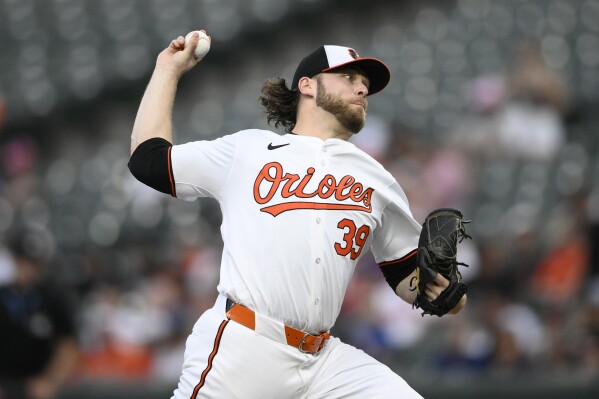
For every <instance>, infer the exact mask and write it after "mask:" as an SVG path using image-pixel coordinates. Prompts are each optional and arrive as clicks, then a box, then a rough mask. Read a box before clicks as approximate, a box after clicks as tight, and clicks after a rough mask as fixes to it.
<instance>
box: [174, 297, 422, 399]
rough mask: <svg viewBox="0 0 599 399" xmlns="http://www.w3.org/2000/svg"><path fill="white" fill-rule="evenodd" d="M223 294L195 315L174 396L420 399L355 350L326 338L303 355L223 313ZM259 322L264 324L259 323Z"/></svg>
mask: <svg viewBox="0 0 599 399" xmlns="http://www.w3.org/2000/svg"><path fill="white" fill-rule="evenodd" d="M225 302H226V298H225V297H223V296H221V295H219V298H218V299H217V301H216V304H215V306H214V307H213V308H212V309H209V310H207V311H206V312H204V314H203V315H202V316H201V317H200V318H199V320H198V321H197V323H196V324H195V326H194V328H193V332H192V333H191V335H190V336H189V337H188V339H187V343H186V348H185V358H184V363H183V372H182V375H181V378H180V380H179V385H178V387H177V389H176V390H175V392H174V395H173V397H172V398H174V399H200V398H201V399H254V398H255V399H292V398H293V399H296V398H297V399H308V398H309V399H334V398H365V399H378V398H380V399H383V398H384V399H389V398H398V399H417V398H419V399H422V396H420V395H419V394H418V393H417V392H416V391H414V390H413V389H412V388H411V387H410V386H409V385H408V384H407V383H406V382H405V381H404V380H403V379H402V378H401V377H399V376H398V375H397V374H395V373H394V372H393V371H391V369H389V368H388V367H387V366H385V365H383V364H382V363H380V362H378V361H377V360H375V359H374V358H372V357H370V356H369V355H367V354H366V353H364V352H363V351H361V350H358V349H356V348H354V347H353V346H351V345H347V344H345V343H343V342H341V341H340V340H339V339H338V338H334V337H331V339H330V340H329V342H328V343H327V345H326V347H325V348H324V349H323V350H322V351H321V352H320V353H318V354H316V355H312V354H304V353H301V352H300V351H299V350H298V349H297V348H294V347H292V346H290V345H288V344H287V343H283V341H277V340H274V339H272V337H268V336H269V335H272V334H275V335H276V334H277V333H276V332H273V331H272V330H273V328H272V323H271V325H270V326H265V327H263V328H262V330H261V329H260V326H259V323H258V320H257V323H256V330H257V331H259V332H260V333H259V332H257V331H253V330H251V329H249V328H247V327H244V326H242V325H240V324H238V323H236V322H234V321H231V320H227V318H226V316H225ZM262 324H263V325H264V324H266V323H262Z"/></svg>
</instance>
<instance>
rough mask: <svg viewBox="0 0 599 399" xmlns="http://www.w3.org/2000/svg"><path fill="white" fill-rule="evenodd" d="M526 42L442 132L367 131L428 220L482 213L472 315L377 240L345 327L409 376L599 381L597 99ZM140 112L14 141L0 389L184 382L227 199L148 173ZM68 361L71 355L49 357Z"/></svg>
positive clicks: (6, 183)
mask: <svg viewBox="0 0 599 399" xmlns="http://www.w3.org/2000/svg"><path fill="white" fill-rule="evenodd" d="M460 3H466V2H460ZM429 16H430V15H429ZM594 37H595V38H596V36H594ZM544 45H545V47H546V46H547V43H546V42H545V43H544ZM513 48H514V50H515V51H514V54H512V58H511V61H512V62H510V63H507V64H508V66H507V67H506V68H504V69H499V70H494V71H491V72H487V73H481V74H479V75H477V76H473V77H471V78H470V79H468V80H466V81H464V84H463V86H462V87H461V101H462V103H463V104H464V107H463V109H461V110H460V117H459V118H458V119H457V120H455V121H454V123H452V124H451V125H450V126H449V127H448V129H447V130H446V131H444V132H442V134H436V135H431V134H428V132H426V131H423V128H422V126H416V127H415V126H414V125H413V124H410V123H402V121H401V120H399V121H398V120H396V119H394V120H389V119H388V118H385V117H381V116H378V115H377V114H376V106H375V104H374V101H373V105H372V107H371V109H372V115H369V120H368V121H367V124H366V127H365V129H364V131H363V132H361V133H360V134H359V135H357V136H356V137H355V138H354V139H353V141H354V143H355V144H356V145H357V146H359V147H361V148H363V149H364V150H365V151H366V152H368V153H369V154H370V155H372V156H373V157H375V158H376V159H377V160H379V161H380V162H381V163H382V164H383V165H384V166H385V167H386V168H387V169H388V170H389V171H390V172H391V173H392V174H393V175H394V176H395V177H396V179H397V180H398V181H399V183H400V185H401V186H402V187H403V189H404V191H405V192H406V194H407V197H408V199H409V201H410V206H411V209H412V212H413V214H414V216H415V217H416V219H417V220H418V221H423V220H424V218H425V216H426V215H427V214H428V212H430V211H431V210H433V209H435V208H440V207H455V208H458V209H461V210H462V211H463V212H464V214H465V217H466V219H471V220H472V222H471V223H469V224H468V225H467V226H466V227H467V231H468V233H469V234H470V235H472V237H473V239H472V240H466V241H464V242H462V243H461V244H460V247H459V260H460V261H462V262H464V263H466V264H468V265H469V266H468V267H462V268H461V272H462V275H463V277H464V279H465V281H466V283H467V284H468V286H469V292H468V304H467V306H466V308H465V309H464V310H463V311H462V312H461V313H460V314H458V315H457V316H448V317H443V318H432V317H421V315H420V312H419V311H418V310H415V309H412V307H411V306H410V305H408V304H406V303H404V302H402V301H401V300H400V299H399V298H397V297H396V296H395V295H394V293H393V292H392V290H391V289H390V288H389V287H388V285H387V283H386V282H385V280H384V278H383V276H382V274H381V273H380V271H379V270H378V266H377V265H376V264H375V263H374V260H373V259H372V257H371V256H370V254H367V255H366V256H365V257H364V259H362V261H361V262H360V264H359V265H358V267H357V269H356V272H355V274H354V278H353V280H352V282H351V284H350V286H349V289H348V292H347V295H346V300H345V303H344V306H343V308H342V312H341V315H340V317H339V320H338V323H337V325H336V326H335V328H334V330H333V333H334V334H335V335H337V336H340V337H341V338H342V339H344V340H345V341H346V342H348V343H351V344H353V345H356V346H357V347H360V348H363V349H364V350H365V351H367V352H368V353H370V354H371V355H373V356H375V357H377V358H380V359H383V360H384V361H385V363H387V364H389V365H391V366H393V367H394V368H395V369H397V370H398V372H399V373H400V374H401V375H403V376H404V377H406V379H408V380H409V378H410V376H411V375H417V374H418V373H421V372H422V370H426V371H427V373H430V372H433V371H434V372H436V373H437V374H438V375H439V376H442V375H454V374H456V373H457V374H459V375H465V376H470V377H477V376H481V375H499V376H508V377H511V378H512V377H516V376H519V377H526V376H530V375H547V374H555V375H558V374H559V373H562V374H563V371H564V370H567V371H568V373H571V374H572V375H576V376H577V378H583V379H588V380H593V379H597V378H599V375H598V374H599V177H598V176H599V156H598V155H597V154H599V140H598V139H597V138H596V137H595V136H596V126H597V125H598V124H599V117H598V115H597V113H596V109H595V110H594V109H593V108H592V107H596V104H597V100H598V99H599V94H596V95H597V96H598V97H596V98H595V102H594V103H591V107H590V108H589V105H588V103H587V104H585V105H584V106H581V104H580V103H579V102H578V101H577V98H576V96H575V94H576V93H575V91H573V90H571V88H570V87H569V85H568V82H569V77H568V76H564V75H563V74H561V73H559V72H557V71H556V69H555V68H550V67H549V66H548V65H547V62H546V59H547V57H546V55H547V54H546V51H545V56H543V53H542V51H541V47H540V46H539V43H538V42H536V41H535V40H532V39H531V40H522V41H521V42H520V43H519V44H514V46H513ZM545 50H547V49H546V48H545ZM406 62H408V61H406ZM597 63H599V60H598V61H597ZM562 72H563V70H562ZM256 95H257V94H256ZM2 104H3V102H2V101H1V100H0V126H1V121H2V115H3V107H2ZM207 104H208V103H203V105H204V106H206V105H207ZM208 105H210V104H208ZM126 111H128V112H123V109H122V108H118V107H113V108H108V109H104V110H100V111H98V113H99V114H101V115H99V116H98V115H96V116H93V115H91V116H89V118H90V126H89V131H88V132H87V135H84V134H82V132H81V131H78V130H77V127H74V128H72V129H73V131H69V132H67V134H65V135H64V137H66V139H64V140H62V141H57V142H55V141H54V140H49V139H47V138H41V139H40V138H39V137H34V136H33V135H29V134H26V133H23V134H13V135H11V136H10V137H1V136H0V139H1V140H0V240H1V241H0V308H2V305H4V306H5V309H8V310H7V311H5V313H2V312H0V323H7V324H5V325H8V324H10V325H11V328H13V329H14V331H16V332H9V329H8V328H4V327H3V328H0V353H2V354H5V353H13V354H11V355H10V356H4V355H3V357H2V359H1V360H0V388H2V386H3V383H4V382H5V381H6V379H7V378H8V379H9V380H10V381H13V382H14V381H17V382H18V384H16V385H15V388H14V389H15V390H17V391H18V390H20V391H27V392H29V395H30V397H31V398H35V399H41V398H49V397H51V395H52V392H53V390H54V389H58V386H59V385H60V384H62V383H63V382H64V381H67V380H68V381H71V382H73V381H86V380H94V381H98V380H109V381H114V380H118V381H153V382H164V383H167V384H174V382H175V381H176V379H177V378H178V376H179V372H180V367H181V364H182V356H183V349H184V343H185V339H186V337H187V335H188V334H189V332H190V331H191V327H192V325H193V323H194V322H195V321H196V319H197V317H198V316H199V315H200V314H201V313H202V312H203V310H205V309H206V308H208V307H210V306H212V304H213V301H214V299H215V298H216V295H217V292H216V288H215V287H216V285H217V282H218V276H219V262H220V252H221V248H222V242H221V239H220V235H219V223H220V213H219V210H218V206H217V205H216V203H213V202H211V201H208V200H206V201H204V200H200V201H197V202H194V203H186V202H183V201H178V200H175V199H172V198H170V197H168V196H166V195H162V194H159V193H156V192H154V191H152V190H151V189H148V188H146V187H145V186H143V185H141V184H140V183H138V182H137V181H135V180H134V179H133V177H132V176H130V174H129V172H128V170H127V167H126V163H127V160H128V144H127V142H126V139H127V138H128V132H129V131H130V127H131V125H132V115H131V112H130V111H131V109H130V108H127V109H126ZM424 112H425V111H423V113H424ZM102 113H104V114H110V118H103V116H104V115H102ZM217 114H218V112H217ZM205 116H206V117H207V118H209V119H210V117H211V116H210V115H205ZM212 116H214V115H212ZM105 119H109V121H106V120H105ZM225 119H226V118H225ZM97 121H102V122H101V123H97V124H96V123H95V122H97ZM192 122H193V121H192ZM209 122H210V120H209ZM217 125H218V124H217ZM219 126H220V127H222V126H223V125H222V123H221V124H220V125H219ZM247 127H249V126H247ZM97 130H100V131H102V132H103V134H98V135H97V137H93V133H94V132H96V131H97ZM115 132H118V134H117V133H115ZM222 133H223V134H224V133H228V132H222ZM113 136H114V137H113ZM89 209H95V210H96V211H95V213H94V214H93V216H92V217H91V219H90V220H86V215H89V212H87V211H88V210H89ZM45 295H49V297H50V298H52V300H50V302H51V303H53V304H56V305H55V306H52V307H48V306H45V305H44V303H47V302H48V301H43V300H40V298H45ZM11 323H12V324H11ZM9 334H13V335H9ZM17 336H18V337H21V338H22V337H23V336H25V338H26V339H22V340H21V339H18V340H17V339H16V338H14V337H17ZM17 345H23V346H24V347H26V348H29V349H32V348H37V347H40V348H43V350H42V351H41V352H38V354H40V353H41V355H40V356H38V358H37V359H35V362H37V363H36V364H31V362H29V364H23V365H22V368H21V369H15V368H14V365H15V364H17V363H15V362H16V361H15V360H14V358H16V357H17V355H14V353H19V352H18V351H15V350H16V349H17V348H18V347H17ZM34 345H39V346H34ZM9 349H10V351H9ZM57 358H60V359H62V360H61V361H59V362H58V363H60V364H62V365H63V366H64V367H62V368H52V367H51V365H52V364H55V363H56V361H57V360H56V359H57ZM64 359H70V360H69V361H64ZM19 364H20V363H19ZM8 369H10V370H11V371H10V373H12V374H7V373H8V372H5V370H8ZM53 384H54V387H53V386H52V385H53ZM15 392H16V391H15ZM7 397H10V396H7ZM15 397H16V396H15ZM0 398H2V399H6V398H3V397H2V394H1V390H0Z"/></svg>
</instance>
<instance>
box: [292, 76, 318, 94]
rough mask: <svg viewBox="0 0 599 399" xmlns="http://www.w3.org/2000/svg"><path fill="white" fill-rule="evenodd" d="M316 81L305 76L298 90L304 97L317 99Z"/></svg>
mask: <svg viewBox="0 0 599 399" xmlns="http://www.w3.org/2000/svg"><path fill="white" fill-rule="evenodd" d="M316 85H317V82H316V79H312V78H309V77H307V76H304V77H303V78H301V79H300V80H299V82H297V88H298V90H299V91H300V93H302V94H303V95H306V96H309V97H316Z"/></svg>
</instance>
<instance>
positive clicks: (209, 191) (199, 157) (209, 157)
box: [170, 134, 238, 200]
mask: <svg viewBox="0 0 599 399" xmlns="http://www.w3.org/2000/svg"><path fill="white" fill-rule="evenodd" d="M237 139H238V136H237V135H236V134H233V135H229V136H224V137H221V138H218V139H216V140H212V141H194V142H190V143H186V144H180V145H175V146H173V148H172V150H171V160H170V162H171V167H172V172H173V179H174V183H175V192H176V197H177V198H181V199H184V200H193V199H196V198H198V197H212V198H216V199H219V198H220V196H221V193H222V189H223V187H224V186H225V183H226V182H227V180H228V177H229V174H230V173H231V170H232V169H233V165H234V162H235V153H236V149H237Z"/></svg>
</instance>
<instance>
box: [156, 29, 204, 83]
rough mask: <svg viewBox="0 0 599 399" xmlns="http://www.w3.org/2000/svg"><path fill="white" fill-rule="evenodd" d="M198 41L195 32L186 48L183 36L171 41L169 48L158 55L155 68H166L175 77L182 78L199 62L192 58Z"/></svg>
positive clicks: (198, 38)
mask: <svg viewBox="0 0 599 399" xmlns="http://www.w3.org/2000/svg"><path fill="white" fill-rule="evenodd" d="M208 37H210V36H208ZM199 40H200V37H199V35H198V33H197V32H195V33H194V34H193V35H192V36H191V40H190V41H189V45H188V46H185V38H184V37H183V36H179V37H177V38H176V39H174V40H172V41H171V42H170V44H169V46H168V47H167V48H165V49H164V50H163V51H162V52H161V53H160V54H159V55H158V59H157V60H156V68H167V69H170V70H171V71H172V72H173V73H175V74H176V75H177V76H179V77H180V76H182V75H183V74H185V73H186V72H187V71H189V70H190V69H191V68H193V67H194V66H195V65H196V64H197V63H198V62H199V61H200V60H198V59H197V58H196V57H194V51H195V48H196V46H197V45H198V42H199Z"/></svg>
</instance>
